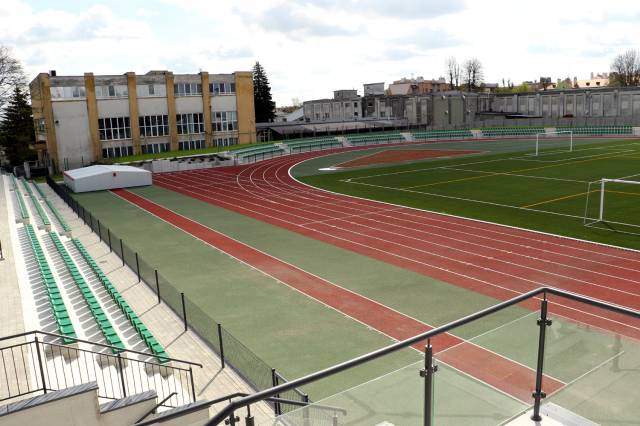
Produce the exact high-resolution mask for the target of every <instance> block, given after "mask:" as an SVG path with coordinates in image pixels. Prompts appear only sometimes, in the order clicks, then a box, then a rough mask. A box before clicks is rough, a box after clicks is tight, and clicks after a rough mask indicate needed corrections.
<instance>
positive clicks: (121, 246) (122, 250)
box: [120, 238, 124, 266]
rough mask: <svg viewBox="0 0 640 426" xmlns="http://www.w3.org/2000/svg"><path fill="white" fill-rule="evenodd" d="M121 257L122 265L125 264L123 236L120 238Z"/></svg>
mask: <svg viewBox="0 0 640 426" xmlns="http://www.w3.org/2000/svg"><path fill="white" fill-rule="evenodd" d="M120 257H121V258H122V266H124V247H123V245H122V238H120Z"/></svg>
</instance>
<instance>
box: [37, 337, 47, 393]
mask: <svg viewBox="0 0 640 426" xmlns="http://www.w3.org/2000/svg"><path fill="white" fill-rule="evenodd" d="M35 342H36V352H37V354H38V367H40V379H41V380H42V390H43V391H44V393H47V382H45V379H44V369H43V368H42V355H40V343H39V342H38V336H35Z"/></svg>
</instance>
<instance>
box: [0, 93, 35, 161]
mask: <svg viewBox="0 0 640 426" xmlns="http://www.w3.org/2000/svg"><path fill="white" fill-rule="evenodd" d="M33 138H34V128H33V119H32V118H31V106H30V105H29V102H28V101H27V93H26V91H23V90H21V89H20V87H18V86H16V88H15V89H14V91H13V94H12V95H11V97H10V98H9V102H8V103H7V105H6V108H5V109H4V111H3V114H2V119H1V121H0V146H2V147H4V150H5V155H6V156H7V159H8V160H9V162H10V163H11V164H12V165H14V166H18V165H22V163H23V162H24V161H26V160H32V159H34V158H35V152H34V151H32V150H31V149H30V148H29V144H30V143H33Z"/></svg>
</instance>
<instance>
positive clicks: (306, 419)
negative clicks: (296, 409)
mask: <svg viewBox="0 0 640 426" xmlns="http://www.w3.org/2000/svg"><path fill="white" fill-rule="evenodd" d="M302 402H304V403H305V404H307V405H305V406H304V408H303V409H302V410H303V411H302V425H303V426H309V424H310V423H309V395H307V394H304V395H302Z"/></svg>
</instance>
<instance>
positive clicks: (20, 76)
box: [0, 45, 25, 109]
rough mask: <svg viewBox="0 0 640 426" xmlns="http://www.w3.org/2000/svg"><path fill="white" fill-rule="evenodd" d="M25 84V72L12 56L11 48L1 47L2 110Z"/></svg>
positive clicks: (0, 96) (0, 106)
mask: <svg viewBox="0 0 640 426" xmlns="http://www.w3.org/2000/svg"><path fill="white" fill-rule="evenodd" d="M24 84H25V77H24V72H23V71H22V66H21V65H20V62H19V61H18V60H17V59H15V58H13V57H12V56H11V52H10V51H9V48H7V47H5V46H2V45H0V109H2V108H3V106H4V105H5V104H6V102H7V100H8V99H9V97H10V96H11V94H12V93H13V92H14V90H15V88H16V87H22V86H24Z"/></svg>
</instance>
